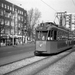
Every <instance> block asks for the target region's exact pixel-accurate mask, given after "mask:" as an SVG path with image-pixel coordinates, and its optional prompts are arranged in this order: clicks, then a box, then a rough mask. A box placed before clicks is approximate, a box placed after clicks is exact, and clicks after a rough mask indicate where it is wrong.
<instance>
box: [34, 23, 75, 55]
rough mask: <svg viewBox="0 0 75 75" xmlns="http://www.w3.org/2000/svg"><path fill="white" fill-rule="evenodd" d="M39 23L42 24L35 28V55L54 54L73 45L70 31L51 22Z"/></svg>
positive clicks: (73, 41) (74, 41) (74, 42)
mask: <svg viewBox="0 0 75 75" xmlns="http://www.w3.org/2000/svg"><path fill="white" fill-rule="evenodd" d="M41 24H43V26H42V25H41V26H40V27H38V28H37V29H36V47H35V51H34V54H35V55H41V54H56V53H60V52H63V51H64V50H67V49H69V48H72V47H73V46H74V44H75V40H74V38H73V36H74V34H73V32H72V31H70V30H69V29H66V28H64V27H62V26H58V25H56V24H54V23H52V22H46V23H41Z"/></svg>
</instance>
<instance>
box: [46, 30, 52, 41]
mask: <svg viewBox="0 0 75 75" xmlns="http://www.w3.org/2000/svg"><path fill="white" fill-rule="evenodd" d="M47 40H53V31H52V30H51V31H48V37H47Z"/></svg>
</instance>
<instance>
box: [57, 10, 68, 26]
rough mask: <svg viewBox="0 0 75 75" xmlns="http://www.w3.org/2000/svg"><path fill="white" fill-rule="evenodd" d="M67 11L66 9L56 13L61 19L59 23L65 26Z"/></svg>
mask: <svg viewBox="0 0 75 75" xmlns="http://www.w3.org/2000/svg"><path fill="white" fill-rule="evenodd" d="M66 13H67V12H66V11H65V12H57V13H56V17H57V18H58V19H59V25H60V26H64V24H63V23H65V20H66V19H65V14H66Z"/></svg>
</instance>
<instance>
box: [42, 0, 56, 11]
mask: <svg viewBox="0 0 75 75" xmlns="http://www.w3.org/2000/svg"><path fill="white" fill-rule="evenodd" d="M41 1H42V2H43V3H44V4H46V5H47V6H48V7H50V8H51V9H53V10H54V11H56V10H55V9H54V8H53V7H51V6H50V5H48V4H47V3H46V2H44V1H43V0H41ZM56 12H57V11H56Z"/></svg>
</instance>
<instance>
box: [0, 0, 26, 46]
mask: <svg viewBox="0 0 75 75" xmlns="http://www.w3.org/2000/svg"><path fill="white" fill-rule="evenodd" d="M26 29H27V11H26V10H24V9H23V8H21V7H19V6H17V5H15V4H12V3H10V2H8V1H6V0H0V44H1V45H5V46H7V45H12V44H13V45H15V44H21V43H23V42H25V36H26Z"/></svg>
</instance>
